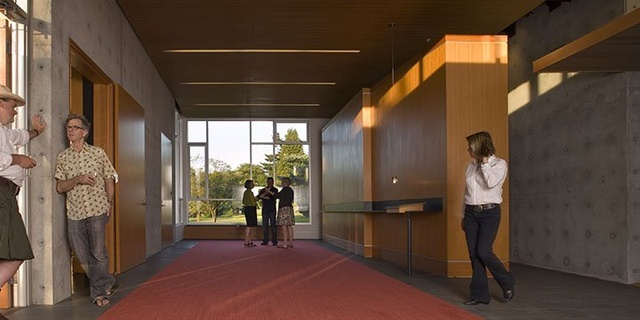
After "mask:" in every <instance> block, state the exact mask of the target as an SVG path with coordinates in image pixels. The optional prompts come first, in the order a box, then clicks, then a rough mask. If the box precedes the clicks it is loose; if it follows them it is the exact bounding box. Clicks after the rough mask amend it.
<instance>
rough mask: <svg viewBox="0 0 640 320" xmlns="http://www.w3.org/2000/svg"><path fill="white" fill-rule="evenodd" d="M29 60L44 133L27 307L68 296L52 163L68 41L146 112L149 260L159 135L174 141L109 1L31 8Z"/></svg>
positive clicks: (155, 85) (147, 64)
mask: <svg viewBox="0 0 640 320" xmlns="http://www.w3.org/2000/svg"><path fill="white" fill-rule="evenodd" d="M32 16H33V18H32V20H31V22H30V25H31V36H32V43H31V44H30V46H31V48H32V51H31V57H30V59H29V64H30V65H29V68H30V69H29V70H30V83H29V88H28V94H29V99H30V100H29V106H28V108H29V113H30V114H33V113H37V112H40V113H42V114H43V115H44V117H45V120H46V121H47V123H48V125H49V127H48V128H47V131H46V133H45V134H44V135H43V136H41V137H38V139H36V140H34V143H33V144H32V145H31V151H30V152H31V153H32V154H37V158H36V160H37V161H38V164H39V166H38V168H37V169H35V170H32V171H31V172H32V176H31V177H30V184H29V199H28V207H29V213H30V214H29V224H30V237H31V243H32V244H33V247H34V254H35V257H36V258H35V259H34V260H33V261H31V264H30V270H31V283H30V288H31V299H32V303H33V304H53V303H56V302H58V301H61V300H63V299H66V298H67V297H69V296H70V293H71V287H70V284H71V279H70V278H71V277H70V270H71V268H70V255H69V247H68V244H67V238H66V216H65V209H64V197H63V196H62V195H58V194H57V193H56V192H55V183H54V179H53V174H54V169H55V157H56V155H57V153H58V152H60V151H62V150H63V149H64V148H66V146H67V141H66V138H65V137H66V136H65V130H64V123H63V122H64V119H65V118H66V116H67V114H68V110H69V109H68V108H69V79H70V76H69V72H70V71H69V69H70V68H69V43H70V40H73V41H74V42H75V43H76V44H77V45H78V46H79V47H80V48H81V49H82V51H84V52H85V53H86V54H87V55H88V56H89V57H90V58H91V59H92V60H93V62H95V64H96V65H98V66H99V67H100V69H102V71H104V72H105V73H106V74H107V76H108V77H110V78H111V79H112V80H113V81H114V82H115V83H119V84H121V85H122V87H123V88H124V89H125V90H126V91H127V92H128V93H129V94H131V96H133V97H134V98H135V99H136V101H137V102H138V103H140V105H142V107H143V108H144V109H145V122H146V136H145V139H146V146H145V151H146V158H145V163H144V164H141V165H144V166H145V170H146V176H147V180H146V189H147V199H146V201H147V202H148V203H149V206H147V208H146V210H147V232H146V233H147V255H151V254H154V253H156V252H158V251H159V250H160V247H161V238H160V235H159V231H160V230H161V220H160V189H159V188H160V180H159V179H160V176H161V175H160V168H161V163H160V132H164V133H165V134H166V135H167V136H168V137H170V138H173V136H174V122H173V121H174V120H173V119H174V106H175V104H174V99H173V97H172V95H171V93H170V91H169V89H168V88H167V87H166V85H165V84H164V81H163V80H162V79H161V78H160V76H159V74H158V72H157V70H156V69H155V67H154V65H153V63H151V60H150V59H149V57H148V56H147V54H146V51H145V50H144V48H143V47H142V45H141V44H140V42H139V40H138V38H137V36H136V34H135V33H134V32H133V29H132V28H131V26H130V25H129V23H128V21H127V19H126V18H125V16H124V14H123V13H122V12H121V10H120V7H119V6H118V4H117V2H116V1H115V0H95V1H80V0H56V1H53V0H42V1H33V8H32Z"/></svg>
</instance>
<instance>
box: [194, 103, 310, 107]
mask: <svg viewBox="0 0 640 320" xmlns="http://www.w3.org/2000/svg"><path fill="white" fill-rule="evenodd" d="M194 106H197V107H319V106H320V104H319V103H196V104H194Z"/></svg>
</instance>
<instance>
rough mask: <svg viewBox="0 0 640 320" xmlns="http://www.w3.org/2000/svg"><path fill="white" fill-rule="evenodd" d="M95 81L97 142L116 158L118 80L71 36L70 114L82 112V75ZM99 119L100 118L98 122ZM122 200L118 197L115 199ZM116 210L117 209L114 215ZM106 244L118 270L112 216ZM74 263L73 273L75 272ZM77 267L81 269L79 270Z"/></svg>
mask: <svg viewBox="0 0 640 320" xmlns="http://www.w3.org/2000/svg"><path fill="white" fill-rule="evenodd" d="M83 77H84V78H86V79H88V80H89V81H91V83H93V109H94V110H93V115H94V121H93V125H92V131H91V133H90V134H92V135H93V144H94V145H95V146H98V147H100V148H102V149H104V151H105V153H106V154H107V157H109V160H111V162H112V163H114V159H115V131H114V126H115V117H114V104H115V103H114V82H113V80H111V78H109V76H107V75H106V73H104V71H102V70H101V69H100V67H98V65H97V64H95V63H94V62H93V61H92V60H91V58H89V56H88V55H87V54H86V53H84V52H83V51H82V49H80V46H78V45H77V44H76V43H75V42H74V41H73V40H71V39H69V113H75V114H82V113H83V111H82V109H83V108H82V107H83V103H82V101H83V99H82V92H83V90H82V86H83V80H82V78H83ZM97 119H99V121H97ZM114 200H115V201H118V199H114ZM116 208H117V207H116ZM115 214H116V212H114V215H115ZM106 244H107V251H108V252H109V272H112V273H113V272H115V263H116V258H117V257H116V252H115V229H114V222H113V219H109V222H108V223H107V230H106ZM74 269H75V268H74V267H73V266H72V272H73V271H74ZM76 270H77V269H76Z"/></svg>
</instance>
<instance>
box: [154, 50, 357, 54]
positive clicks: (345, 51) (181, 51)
mask: <svg viewBox="0 0 640 320" xmlns="http://www.w3.org/2000/svg"><path fill="white" fill-rule="evenodd" d="M164 53H360V50H337V49H336V50H331V49H327V50H324V49H311V50H303V49H171V50H164Z"/></svg>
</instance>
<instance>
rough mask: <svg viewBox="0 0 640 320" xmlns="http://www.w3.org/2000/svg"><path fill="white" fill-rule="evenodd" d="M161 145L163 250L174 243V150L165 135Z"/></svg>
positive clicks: (161, 135)
mask: <svg viewBox="0 0 640 320" xmlns="http://www.w3.org/2000/svg"><path fill="white" fill-rule="evenodd" d="M160 144H161V151H160V153H161V157H162V159H161V162H162V169H161V173H160V174H161V177H160V179H161V183H162V185H161V190H160V193H161V194H160V197H161V198H160V199H162V200H161V201H162V204H161V213H160V214H161V219H162V248H163V249H164V248H166V247H168V246H170V245H171V244H172V243H173V220H174V218H173V217H174V216H173V163H172V161H171V160H172V150H173V145H172V143H171V140H170V139H169V138H167V136H165V135H164V133H161V134H160Z"/></svg>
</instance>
